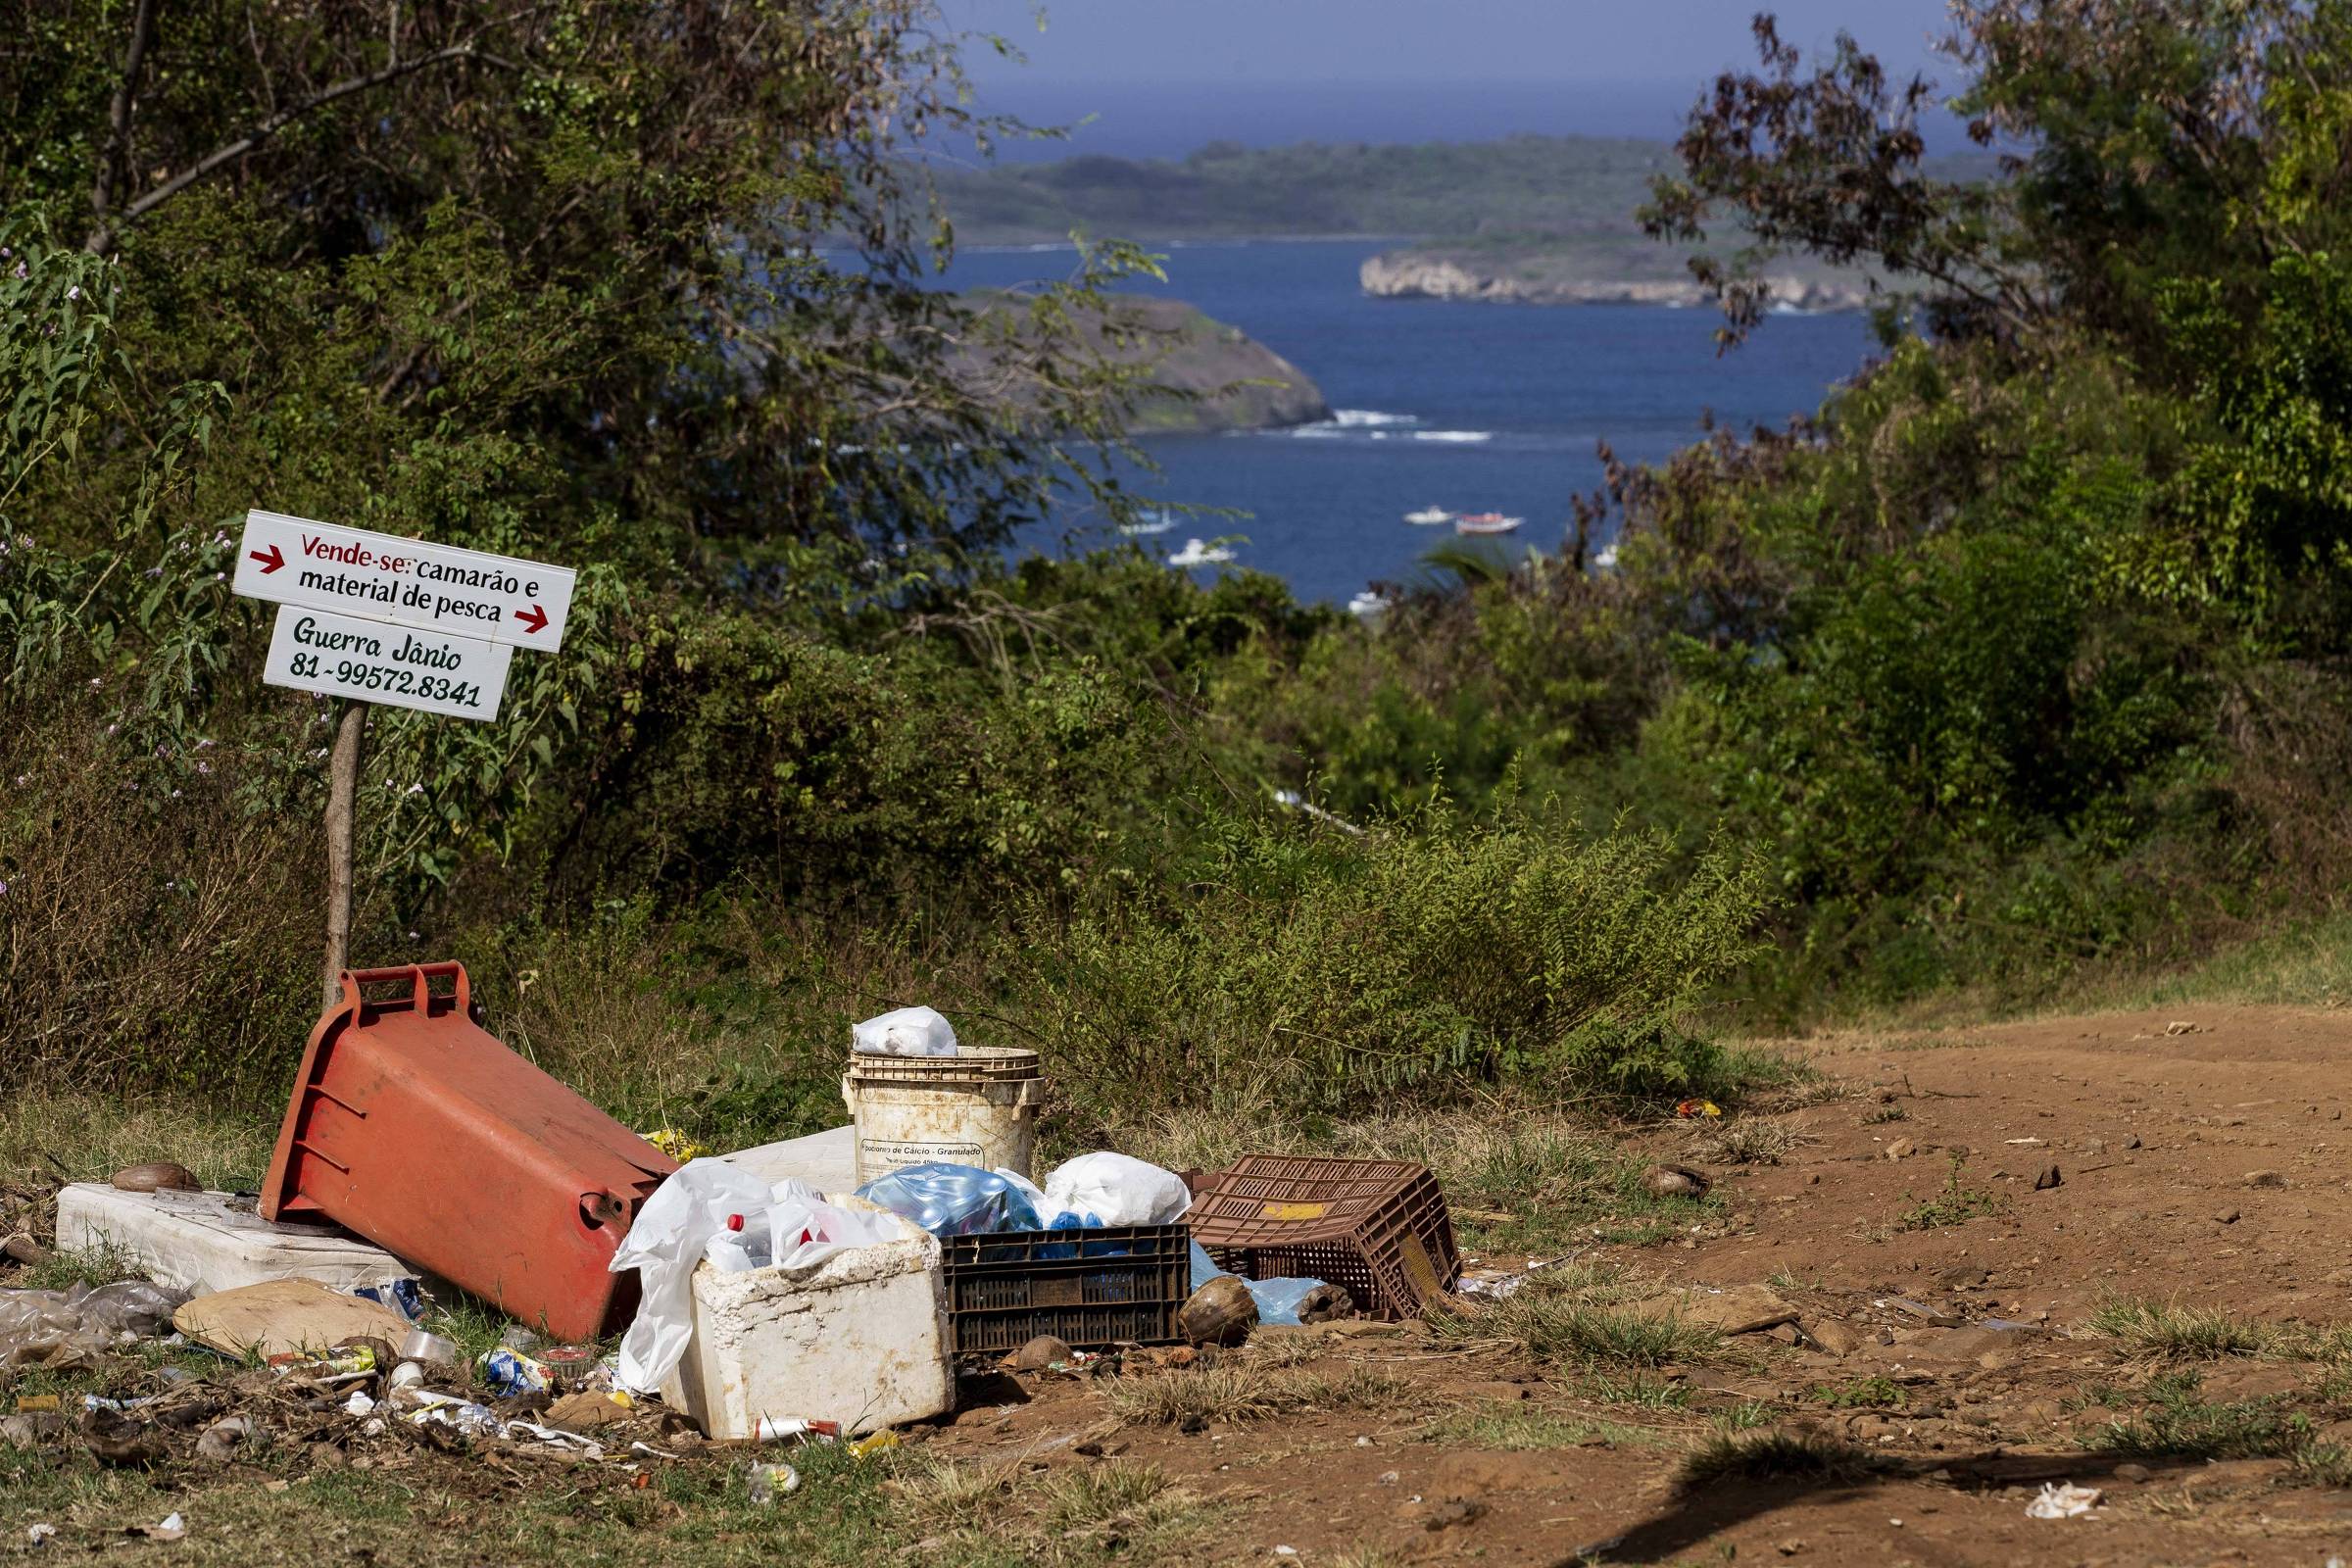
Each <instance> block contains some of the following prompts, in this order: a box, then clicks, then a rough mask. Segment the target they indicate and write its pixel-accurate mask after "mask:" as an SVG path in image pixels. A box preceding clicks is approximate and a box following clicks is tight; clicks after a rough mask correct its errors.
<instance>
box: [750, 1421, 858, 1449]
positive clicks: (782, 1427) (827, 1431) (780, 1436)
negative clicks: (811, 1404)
mask: <svg viewBox="0 0 2352 1568" xmlns="http://www.w3.org/2000/svg"><path fill="white" fill-rule="evenodd" d="M840 1436H841V1423H840V1422H838V1421H811V1420H809V1418H808V1417H807V1416H798V1415H790V1416H772V1415H763V1416H761V1417H760V1421H759V1424H758V1425H757V1426H756V1427H754V1428H753V1430H752V1440H753V1441H754V1442H755V1443H783V1442H786V1441H787V1440H789V1439H792V1438H838V1437H840Z"/></svg>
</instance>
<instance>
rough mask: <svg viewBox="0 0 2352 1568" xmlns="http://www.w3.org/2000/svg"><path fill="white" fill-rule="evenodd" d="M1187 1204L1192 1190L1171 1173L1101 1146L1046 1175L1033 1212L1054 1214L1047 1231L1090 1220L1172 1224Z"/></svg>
mask: <svg viewBox="0 0 2352 1568" xmlns="http://www.w3.org/2000/svg"><path fill="white" fill-rule="evenodd" d="M1192 1206H1193V1193H1192V1189H1191V1188H1189V1187H1187V1186H1185V1185H1184V1178H1183V1177H1181V1176H1179V1175H1177V1174H1176V1173H1175V1172H1174V1171H1169V1170H1162V1169H1160V1168H1159V1167H1158V1166H1157V1165H1153V1164H1151V1163H1149V1162H1147V1161H1145V1160H1140V1159H1136V1158H1134V1157H1133V1156H1131V1155H1127V1154H1120V1153H1114V1152H1111V1151H1109V1150H1107V1149H1104V1150H1098V1151H1096V1152H1094V1153H1091V1154H1080V1155H1079V1156H1078V1157H1077V1158H1076V1159H1072V1160H1067V1161H1064V1162H1063V1163H1062V1164H1061V1165H1060V1166H1059V1167H1057V1168H1056V1169H1055V1170H1054V1174H1053V1175H1051V1176H1048V1177H1047V1178H1046V1201H1045V1202H1044V1203H1043V1204H1041V1205H1039V1209H1038V1211H1039V1212H1040V1213H1050V1214H1053V1215H1054V1216H1055V1217H1054V1223H1053V1224H1052V1225H1051V1226H1049V1227H1048V1229H1050V1230H1062V1229H1066V1228H1068V1227H1070V1226H1076V1225H1086V1224H1090V1223H1091V1224H1095V1225H1173V1224H1175V1223H1176V1222H1177V1221H1178V1220H1180V1219H1182V1218H1184V1214H1185V1210H1187V1209H1189V1208H1191V1207H1192ZM1065 1216H1066V1218H1065Z"/></svg>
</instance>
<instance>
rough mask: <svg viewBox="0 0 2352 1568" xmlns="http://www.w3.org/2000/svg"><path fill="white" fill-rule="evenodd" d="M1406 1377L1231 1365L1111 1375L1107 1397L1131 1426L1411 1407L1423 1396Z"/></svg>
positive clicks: (1362, 1370) (1373, 1371)
mask: <svg viewBox="0 0 2352 1568" xmlns="http://www.w3.org/2000/svg"><path fill="white" fill-rule="evenodd" d="M1103 1398H1104V1400H1105V1402H1107V1403H1108V1404H1109V1406H1110V1411H1111V1413H1112V1414H1113V1415H1115V1416H1117V1417H1118V1418H1119V1419H1120V1420H1121V1421H1124V1422H1126V1423H1127V1424H1128V1425H1129V1426H1139V1427H1140V1426H1182V1425H1185V1424H1187V1423H1191V1424H1194V1425H1199V1424H1201V1423H1203V1422H1211V1423H1213V1422H1224V1423H1239V1422H1245V1421H1262V1420H1265V1419H1267V1418H1269V1417H1272V1416H1278V1415H1298V1414H1303V1413H1306V1412H1309V1411H1316V1410H1376V1411H1382V1412H1387V1413H1395V1412H1398V1411H1404V1410H1410V1409H1412V1408H1415V1407H1416V1406H1418V1405H1420V1404H1421V1403H1423V1402H1424V1400H1425V1396H1424V1395H1423V1393H1422V1392H1421V1391H1420V1390H1418V1389H1417V1388H1415V1387H1414V1385H1413V1384H1412V1382H1411V1381H1410V1380H1408V1379H1406V1378H1403V1377H1399V1376H1398V1375H1397V1374H1396V1373H1394V1372H1390V1371H1387V1370H1385V1369H1383V1368H1380V1367H1370V1366H1357V1367H1350V1368H1348V1370H1347V1371H1345V1372H1339V1373H1324V1372H1295V1371H1286V1372H1268V1371H1266V1370H1264V1369H1263V1368H1260V1367H1257V1366H1252V1365H1248V1364H1241V1365H1236V1364H1232V1363H1228V1364H1226V1365H1222V1366H1215V1367H1209V1368H1206V1369H1204V1370H1200V1371H1182V1372H1160V1373H1153V1374H1152V1375H1151V1376H1148V1377H1129V1378H1118V1379H1115V1380H1113V1381H1112V1382H1111V1383H1110V1384H1109V1385H1108V1387H1107V1388H1106V1389H1105V1390H1104V1394H1103Z"/></svg>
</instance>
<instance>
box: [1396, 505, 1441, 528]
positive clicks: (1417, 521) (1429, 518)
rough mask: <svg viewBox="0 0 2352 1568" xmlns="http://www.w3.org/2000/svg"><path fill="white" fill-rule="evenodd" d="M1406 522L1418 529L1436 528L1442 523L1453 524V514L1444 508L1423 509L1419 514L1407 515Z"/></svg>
mask: <svg viewBox="0 0 2352 1568" xmlns="http://www.w3.org/2000/svg"><path fill="white" fill-rule="evenodd" d="M1404 520H1405V521H1407V522H1409V523H1411V524H1412V525H1413V526H1414V527H1416V528H1434V527H1436V526H1437V525H1438V524H1439V523H1441V522H1451V521H1452V520H1453V514H1452V513H1450V512H1447V511H1446V509H1445V508H1444V507H1423V508H1422V509H1421V510H1420V511H1419V512H1408V513H1406V514H1405V515H1404Z"/></svg>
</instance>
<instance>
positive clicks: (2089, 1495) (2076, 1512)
mask: <svg viewBox="0 0 2352 1568" xmlns="http://www.w3.org/2000/svg"><path fill="white" fill-rule="evenodd" d="M2099 1497H2100V1492H2099V1489H2098V1488H2096V1487H2078V1486H2076V1485H2075V1484H2074V1483H2073V1482H2072V1481H2045V1482H2043V1483H2042V1486H2041V1495H2040V1496H2038V1497H2035V1498H2034V1500H2033V1501H2032V1502H2029V1503H2027V1504H2026V1517H2027V1518H2029V1519H2074V1518H2078V1517H2080V1516H2082V1515H2083V1514H2086V1513H2088V1512H2090V1510H2091V1509H2092V1508H2094V1507H2096V1506H2098V1501H2099Z"/></svg>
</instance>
